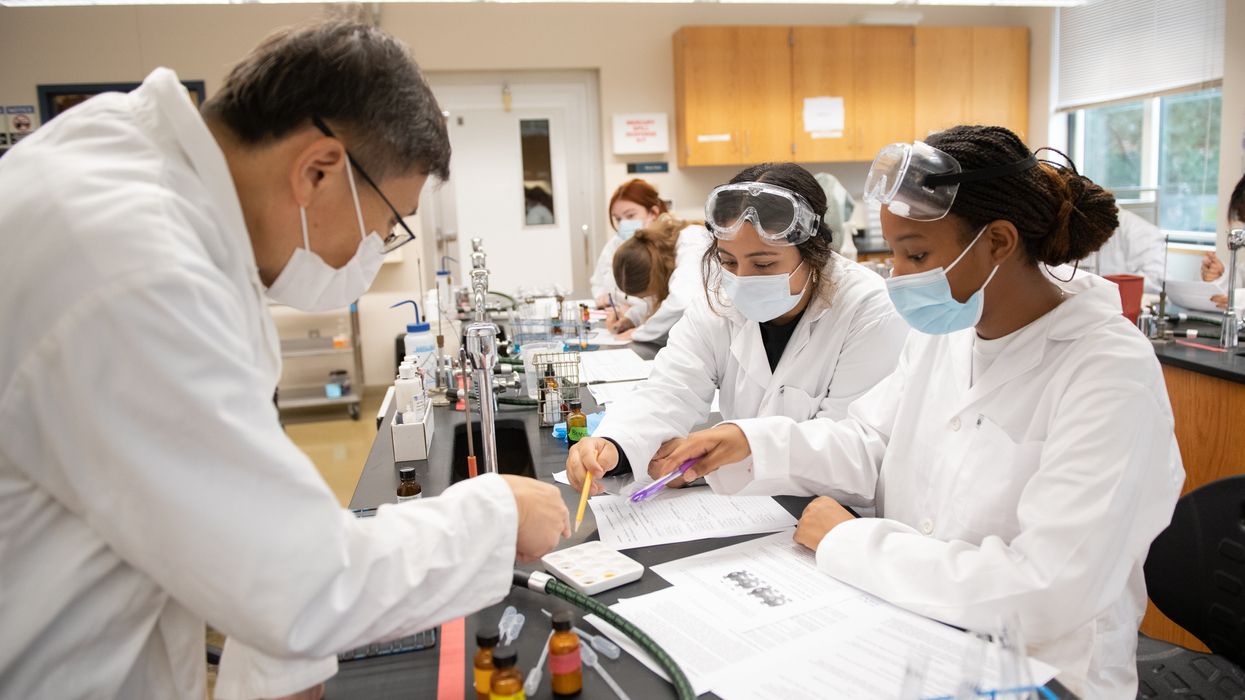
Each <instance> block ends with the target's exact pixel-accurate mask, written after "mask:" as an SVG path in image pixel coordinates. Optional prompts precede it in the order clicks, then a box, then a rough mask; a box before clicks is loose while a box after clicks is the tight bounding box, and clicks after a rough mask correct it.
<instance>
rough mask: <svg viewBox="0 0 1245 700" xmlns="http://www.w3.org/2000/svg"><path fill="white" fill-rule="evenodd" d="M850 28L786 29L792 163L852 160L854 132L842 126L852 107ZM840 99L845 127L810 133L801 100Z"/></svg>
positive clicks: (851, 112) (854, 150)
mask: <svg viewBox="0 0 1245 700" xmlns="http://www.w3.org/2000/svg"><path fill="white" fill-rule="evenodd" d="M854 31H855V29H854V28H853V27H795V28H793V29H792V30H791V37H792V47H791V98H792V99H791V109H792V113H791V114H792V124H791V127H792V128H791V133H792V136H791V141H792V143H794V144H795V153H794V154H793V155H792V156H789V157H790V158H791V159H792V160H796V161H802V162H805V163H812V162H829V161H837V160H855V159H856V149H855V147H854V146H855V140H856V139H855V136H856V135H855V134H854V133H853V131H852V129H851V128H850V127H848V126H847V124H849V123H851V122H852V116H853V114H854V111H855V109H856V107H857V103H856V87H855V86H856V83H855V75H856V70H855V61H854V60H853V57H852V56H853V51H854V48H853V45H854V43H853V41H852V36H853V33H854ZM810 97H841V98H843V113H844V121H845V124H844V128H843V129H842V130H841V131H839V132H838V133H834V132H828V131H811V132H810V131H809V130H808V129H807V128H806V126H807V125H806V124H805V123H804V100H805V99H807V98H810Z"/></svg>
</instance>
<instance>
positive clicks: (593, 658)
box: [525, 645, 631, 700]
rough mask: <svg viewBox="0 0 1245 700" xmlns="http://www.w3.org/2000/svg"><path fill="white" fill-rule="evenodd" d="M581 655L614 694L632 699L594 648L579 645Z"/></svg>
mask: <svg viewBox="0 0 1245 700" xmlns="http://www.w3.org/2000/svg"><path fill="white" fill-rule="evenodd" d="M579 655H580V656H581V657H582V658H583V660H584V665H585V666H587V667H588V668H591V669H592V670H594V671H596V672H597V675H599V676H601V680H603V681H605V684H606V685H608V686H609V687H610V690H612V691H614V694H615V695H617V696H618V700H631V698H630V697H628V696H627V693H626V692H624V691H623V689H622V688H621V687H619V685H618V683H616V682H615V681H614V677H613V676H611V675H610V674H609V671H606V670H605V667H604V666H602V665H601V660H600V659H599V658H597V653H596V652H595V651H593V650H592V647H590V646H582V645H581V646H580V647H579ZM525 690H526V688H525Z"/></svg>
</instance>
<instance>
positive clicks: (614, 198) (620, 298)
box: [590, 178, 668, 328]
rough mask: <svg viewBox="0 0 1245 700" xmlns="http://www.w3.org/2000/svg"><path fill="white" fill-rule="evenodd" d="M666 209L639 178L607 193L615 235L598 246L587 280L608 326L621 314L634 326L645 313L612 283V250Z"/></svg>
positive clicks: (659, 197)
mask: <svg viewBox="0 0 1245 700" xmlns="http://www.w3.org/2000/svg"><path fill="white" fill-rule="evenodd" d="M667 211H668V209H667V207H666V203H665V202H664V201H662V199H661V195H659V194H658V193H657V189H656V188H655V187H653V186H652V185H650V184H649V183H647V182H645V181H644V180H641V179H639V178H636V179H634V180H628V181H627V182H624V183H623V184H621V185H619V186H618V189H616V190H614V194H613V195H611V196H610V228H612V229H613V230H614V234H615V235H614V237H613V238H610V239H609V240H608V241H606V242H605V246H604V247H603V248H601V254H600V255H598V256H597V264H596V267H595V268H594V269H593V271H592V278H591V280H590V283H591V285H592V298H593V299H594V300H595V301H596V304H597V308H600V309H609V310H610V315H609V317H608V318H607V324H608V325H609V326H610V327H611V328H614V327H616V326H617V325H618V322H619V321H620V320H621V319H622V318H624V317H629V318H630V319H631V325H633V326H635V325H638V324H639V322H640V320H641V319H643V318H644V316H645V313H646V309H645V308H644V302H643V301H642V300H640V299H635V298H631V297H627V296H626V295H624V294H623V293H622V292H620V291H619V290H618V285H617V284H615V282H614V253H616V252H618V247H619V246H621V245H622V244H623V243H625V242H626V241H627V240H628V239H629V238H631V237H632V236H634V235H635V232H636V231H638V230H640V229H641V228H644V227H645V226H647V225H649V224H651V223H653V222H654V221H656V220H657V217H659V216H661V215H662V214H665V213H666V212H667Z"/></svg>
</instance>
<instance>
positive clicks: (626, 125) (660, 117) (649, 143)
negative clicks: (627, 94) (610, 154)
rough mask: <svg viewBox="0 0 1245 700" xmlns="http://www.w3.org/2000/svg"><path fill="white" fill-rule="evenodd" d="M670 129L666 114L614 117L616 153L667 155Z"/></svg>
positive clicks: (616, 115) (618, 115)
mask: <svg viewBox="0 0 1245 700" xmlns="http://www.w3.org/2000/svg"><path fill="white" fill-rule="evenodd" d="M668 150H670V129H669V124H668V123H667V119H666V114H665V113H664V112H654V113H650V114H615V115H614V153H615V154H616V155H628V154H632V153H665V152H666V151H668Z"/></svg>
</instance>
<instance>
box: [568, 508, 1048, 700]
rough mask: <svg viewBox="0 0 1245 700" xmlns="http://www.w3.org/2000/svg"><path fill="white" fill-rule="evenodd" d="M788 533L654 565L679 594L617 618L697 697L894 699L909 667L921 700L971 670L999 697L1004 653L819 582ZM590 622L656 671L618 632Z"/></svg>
mask: <svg viewBox="0 0 1245 700" xmlns="http://www.w3.org/2000/svg"><path fill="white" fill-rule="evenodd" d="M791 535H792V531H790V530H788V531H785V532H780V533H777V534H775V535H771V536H769V537H762V538H758V539H755V540H751V541H749V542H744V543H741V544H737V545H732V546H730V547H724V548H722V549H720V550H717V551H714V552H708V553H705V554H700V555H697V556H694V557H688V558H686V559H681V560H678V561H674V562H669V563H667V564H661V565H658V566H656V567H654V568H653V570H654V571H655V572H657V573H658V574H660V575H661V576H662V577H663V578H665V579H667V580H669V581H671V582H672V583H674V585H673V586H672V587H670V588H666V589H663V590H661V591H657V592H655V593H650V594H648V595H644V596H639V597H637V598H629V599H625V600H621V601H619V602H618V603H617V604H616V605H614V606H612V608H611V609H613V610H615V611H616V612H618V613H619V614H621V615H623V616H624V617H626V618H627V619H628V620H629V621H630V622H632V623H634V624H636V625H638V626H639V627H640V629H642V630H644V632H646V633H647V634H648V635H649V636H650V637H652V638H653V639H654V640H655V641H657V643H658V644H660V645H661V646H662V647H663V648H665V650H666V651H667V652H668V653H669V654H670V655H671V656H672V657H674V659H675V661H677V662H678V664H679V666H680V668H682V669H683V671H684V673H686V674H687V675H688V678H689V680H691V682H692V684H693V686H694V687H695V689H696V690H697V692H706V691H708V690H712V691H713V692H715V693H717V694H718V695H720V696H722V697H723V698H725V699H726V700H737V699H738V700H743V699H744V698H759V699H760V700H780V699H781V700H792V699H798V698H832V697H833V698H838V697H851V698H862V699H864V698H894V697H898V696H900V688H901V687H902V685H903V683H904V681H905V673H906V671H907V670H908V668H909V666H912V667H914V668H923V669H924V671H923V673H921V674H919V676H918V678H920V679H921V680H920V681H919V682H918V685H919V692H917V693H916V696H917V697H936V696H946V695H951V694H953V693H954V691H955V689H956V686H957V685H958V684H959V683H960V682H962V681H963V680H964V679H965V678H966V669H970V670H968V671H967V673H968V675H971V676H973V677H972V678H970V679H969V680H970V682H973V683H974V684H975V685H976V686H977V687H980V688H997V687H998V683H999V682H1000V677H1001V676H1000V673H999V666H1000V658H1001V655H1000V654H999V653H998V652H999V650H998V647H996V646H994V645H986V644H985V643H983V642H980V641H979V640H978V639H977V638H975V637H973V636H971V635H969V634H966V633H963V632H960V631H958V630H956V629H953V628H951V627H947V626H946V625H942V624H940V623H938V622H935V621H933V620H930V619H927V618H924V617H921V616H919V615H916V614H913V613H911V612H908V611H906V610H903V609H900V608H898V607H895V606H893V605H891V604H889V603H886V602H884V601H882V600H880V599H878V598H875V597H873V596H871V595H869V594H867V593H864V592H863V591H860V590H859V589H856V588H853V587H851V586H848V585H847V584H844V583H842V582H840V581H837V580H835V579H833V578H831V577H829V576H827V575H825V574H823V573H821V572H820V571H818V570H817V568H816V561H815V558H814V556H813V553H812V552H810V551H808V550H806V549H804V548H802V547H799V546H798V545H796V544H795V543H794V542H792V541H791ZM585 619H587V620H588V621H589V622H591V623H592V624H593V625H594V626H596V627H598V628H599V629H601V630H602V632H604V633H605V634H606V635H607V636H609V637H610V638H612V639H614V640H615V641H617V642H619V644H620V645H621V646H623V647H624V648H625V649H627V651H628V652H629V653H632V654H633V655H635V656H636V658H638V659H639V660H640V661H641V662H643V663H645V665H648V666H650V668H654V667H655V664H654V663H653V662H652V660H651V659H649V658H648V656H647V655H646V654H644V653H643V652H641V651H639V650H638V648H637V647H635V646H634V645H629V644H624V643H623V641H621V640H622V635H621V634H620V633H619V632H618V631H617V630H614V629H613V628H611V627H610V626H609V625H607V624H605V623H604V622H601V621H599V620H598V619H597V618H595V617H589V618H585ZM1027 669H1028V675H1029V678H1028V680H1027V682H1031V683H1035V684H1045V683H1046V682H1047V681H1049V680H1050V679H1051V678H1052V677H1054V674H1055V669H1054V668H1053V667H1050V666H1048V665H1046V664H1043V663H1041V662H1037V661H1033V660H1029V663H1028V666H1027ZM1013 675H1014V674H1013ZM1021 675H1024V673H1023V672H1022V674H1021ZM1009 684H1010V682H1009Z"/></svg>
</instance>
